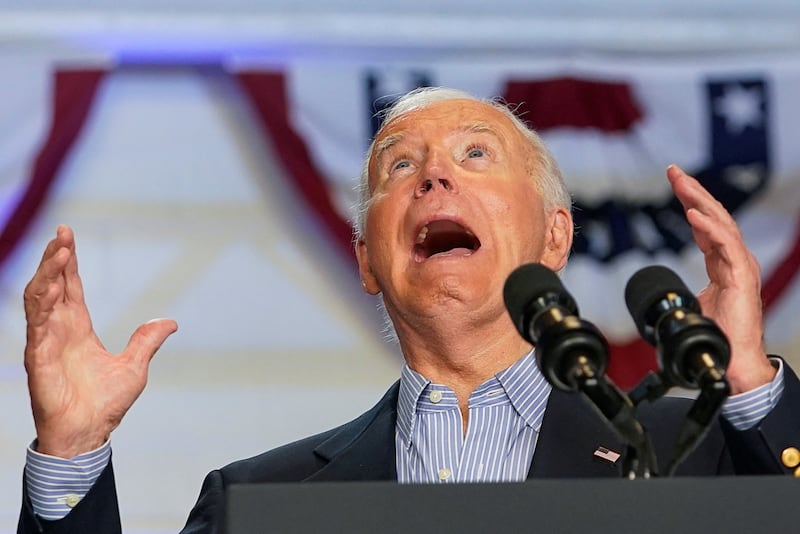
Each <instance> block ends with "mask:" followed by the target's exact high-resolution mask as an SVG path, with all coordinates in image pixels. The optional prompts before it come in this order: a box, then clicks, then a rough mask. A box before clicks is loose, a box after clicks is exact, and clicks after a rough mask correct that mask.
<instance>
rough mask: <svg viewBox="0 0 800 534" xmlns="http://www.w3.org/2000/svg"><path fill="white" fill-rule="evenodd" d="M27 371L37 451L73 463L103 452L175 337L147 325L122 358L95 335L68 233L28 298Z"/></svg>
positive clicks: (164, 324)
mask: <svg viewBox="0 0 800 534" xmlns="http://www.w3.org/2000/svg"><path fill="white" fill-rule="evenodd" d="M25 311H26V315H27V319H28V340H27V345H26V348H25V364H26V368H27V371H28V385H29V389H30V394H31V404H32V407H33V415H34V421H35V423H36V431H37V436H38V440H39V450H40V451H42V452H47V453H49V454H54V455H59V456H74V455H75V454H78V453H80V452H86V451H87V450H91V449H93V448H96V447H97V446H99V445H101V444H102V443H103V442H104V441H105V440H106V439H107V438H108V435H109V434H110V433H111V431H112V430H113V429H114V428H116V426H117V425H118V424H119V422H120V421H121V420H122V417H123V416H124V415H125V413H126V412H127V410H128V409H129V408H130V406H131V405H132V404H133V402H134V401H135V400H136V398H137V397H138V396H139V394H140V393H141V392H142V390H143V389H144V386H145V383H146V380H147V365H148V363H149V360H150V358H151V357H152V355H153V353H155V351H156V350H157V349H158V346H160V344H161V342H163V340H164V339H165V338H166V337H167V336H168V335H169V334H170V333H171V332H173V331H174V330H175V324H174V322H172V321H167V320H165V321H158V322H153V323H148V324H146V325H143V326H141V327H140V328H139V329H137V331H136V332H135V333H134V335H133V336H132V338H131V341H130V342H129V344H128V347H126V349H125V350H124V351H123V352H122V353H121V354H119V355H117V356H114V355H111V354H109V353H108V352H107V351H106V350H105V348H104V347H103V345H102V343H101V342H100V340H99V339H98V338H97V336H96V335H95V332H94V330H93V329H92V323H91V319H90V317H89V312H88V310H87V308H86V304H85V302H84V299H83V290H82V287H81V283H80V278H79V277H78V273H77V260H76V258H75V251H74V241H73V239H72V234H71V232H70V231H69V229H64V230H63V231H62V230H61V229H59V235H58V237H57V238H56V239H54V240H53V241H52V242H51V244H50V245H48V248H47V250H46V251H45V255H44V257H43V258H42V263H41V265H40V267H39V269H38V270H37V272H36V275H35V276H34V278H33V279H32V280H31V283H30V284H28V287H27V288H26V291H25Z"/></svg>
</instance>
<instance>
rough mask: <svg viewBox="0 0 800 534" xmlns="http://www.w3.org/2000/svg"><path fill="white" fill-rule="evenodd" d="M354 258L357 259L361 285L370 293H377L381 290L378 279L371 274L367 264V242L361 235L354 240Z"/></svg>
mask: <svg viewBox="0 0 800 534" xmlns="http://www.w3.org/2000/svg"><path fill="white" fill-rule="evenodd" d="M356 258H357V259H358V274H359V276H361V287H363V288H364V291H366V292H367V293H369V294H370V295H377V294H378V293H380V292H381V289H380V286H379V285H378V280H377V279H376V278H375V275H374V274H372V268H371V267H370V264H369V253H368V252H367V242H366V241H365V240H364V238H363V237H359V238H358V241H356Z"/></svg>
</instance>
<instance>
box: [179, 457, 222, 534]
mask: <svg viewBox="0 0 800 534" xmlns="http://www.w3.org/2000/svg"><path fill="white" fill-rule="evenodd" d="M224 495H225V484H224V482H223V478H222V472H221V471H219V470H215V471H212V472H210V473H209V474H208V475H206V478H205V480H204V481H203V487H202V488H201V489H200V497H198V499H197V503H195V505H194V508H192V511H191V512H190V513H189V518H188V519H187V520H186V525H185V526H184V527H183V530H181V534H217V533H219V532H222V531H223V522H224V520H225V514H224V511H223V508H224V507H223V498H224Z"/></svg>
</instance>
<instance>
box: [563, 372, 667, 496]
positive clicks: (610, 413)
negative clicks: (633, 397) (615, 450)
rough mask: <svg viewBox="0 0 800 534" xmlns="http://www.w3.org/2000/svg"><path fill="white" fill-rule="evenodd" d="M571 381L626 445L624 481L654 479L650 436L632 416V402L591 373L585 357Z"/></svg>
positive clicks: (623, 470) (655, 468)
mask: <svg viewBox="0 0 800 534" xmlns="http://www.w3.org/2000/svg"><path fill="white" fill-rule="evenodd" d="M573 379H574V380H575V384H576V385H577V388H578V390H579V391H580V392H581V393H583V394H584V395H585V396H586V397H587V398H588V399H589V400H590V401H591V402H592V404H593V405H594V406H595V408H597V409H598V411H600V413H601V414H602V415H603V416H604V417H605V418H606V420H608V422H609V423H610V424H611V426H612V427H613V428H614V430H616V431H617V433H618V434H619V435H620V437H622V439H623V441H625V442H626V447H627V449H626V452H625V456H624V460H623V465H622V472H623V476H624V477H625V478H628V479H631V480H633V479H635V478H650V477H651V476H658V462H657V461H656V455H655V451H654V449H653V444H652V442H651V440H650V436H649V434H648V433H647V430H646V429H645V428H644V426H643V425H642V424H641V423H640V422H639V421H638V420H637V419H636V418H635V417H634V411H633V408H634V406H633V403H632V402H631V401H630V399H629V398H628V397H626V396H625V395H624V394H623V393H622V392H621V391H619V390H618V389H617V388H616V386H614V384H613V383H611V382H610V381H609V380H608V379H607V378H606V377H605V376H604V375H600V374H598V373H596V372H595V370H594V368H593V366H592V365H591V364H590V362H589V360H588V359H587V358H586V357H585V356H579V357H578V358H577V360H576V362H575V366H574V368H573Z"/></svg>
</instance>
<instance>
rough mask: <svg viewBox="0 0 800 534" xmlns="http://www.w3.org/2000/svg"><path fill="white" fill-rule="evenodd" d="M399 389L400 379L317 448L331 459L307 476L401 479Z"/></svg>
mask: <svg viewBox="0 0 800 534" xmlns="http://www.w3.org/2000/svg"><path fill="white" fill-rule="evenodd" d="M399 389H400V382H399V381H398V382H396V383H395V384H394V385H393V386H392V387H391V388H390V389H389V391H387V392H386V395H384V396H383V398H382V399H381V400H380V402H378V404H376V405H375V407H374V408H372V409H371V410H370V411H368V412H366V413H365V414H363V415H362V416H361V417H359V418H358V419H356V420H355V421H353V422H351V423H348V424H347V425H345V426H344V427H343V428H342V429H341V430H340V431H339V432H337V433H336V434H334V435H333V436H332V437H330V438H329V439H327V440H326V441H324V442H323V443H321V444H320V445H319V446H318V447H317V448H316V449H314V453H315V454H317V455H318V456H320V457H322V458H323V459H325V460H327V461H328V463H327V464H326V465H325V467H323V468H322V469H320V470H319V471H317V472H316V473H314V474H313V475H311V476H310V477H308V478H307V479H306V480H307V481H324V480H397V457H396V453H395V425H396V424H397V393H398V391H399Z"/></svg>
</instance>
